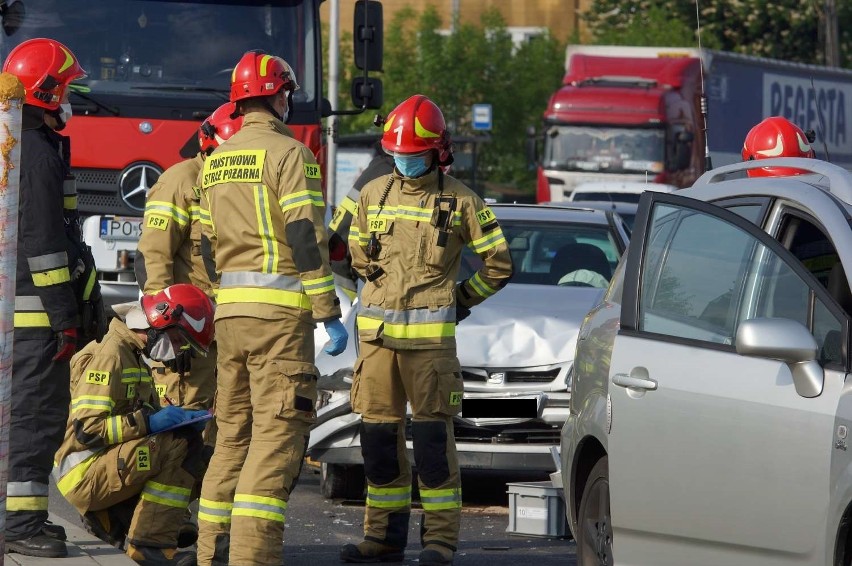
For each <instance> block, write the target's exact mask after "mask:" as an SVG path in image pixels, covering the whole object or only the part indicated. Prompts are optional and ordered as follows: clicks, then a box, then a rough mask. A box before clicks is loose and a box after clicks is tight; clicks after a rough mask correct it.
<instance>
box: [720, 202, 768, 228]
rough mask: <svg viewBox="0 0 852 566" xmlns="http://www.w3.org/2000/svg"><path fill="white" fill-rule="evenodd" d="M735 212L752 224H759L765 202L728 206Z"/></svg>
mask: <svg viewBox="0 0 852 566" xmlns="http://www.w3.org/2000/svg"><path fill="white" fill-rule="evenodd" d="M725 208H726V209H727V210H730V211H731V212H733V213H734V214H739V215H740V216H742V217H743V218H745V219H746V220H748V221H749V222H751V223H752V224H758V221H759V220H760V217H761V215H762V212H763V204H742V205H737V206H726V207H725Z"/></svg>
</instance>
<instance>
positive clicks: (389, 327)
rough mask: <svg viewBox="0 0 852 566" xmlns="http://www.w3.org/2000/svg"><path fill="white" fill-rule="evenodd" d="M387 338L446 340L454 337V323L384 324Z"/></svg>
mask: <svg viewBox="0 0 852 566" xmlns="http://www.w3.org/2000/svg"><path fill="white" fill-rule="evenodd" d="M384 332H385V336H387V337H388V338H399V339H408V338H446V337H450V336H455V335H456V324H455V323H454V322H430V323H426V324H393V323H388V322H385V331H384Z"/></svg>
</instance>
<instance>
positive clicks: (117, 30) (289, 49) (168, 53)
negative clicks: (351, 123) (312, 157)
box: [0, 0, 318, 114]
mask: <svg viewBox="0 0 852 566" xmlns="http://www.w3.org/2000/svg"><path fill="white" fill-rule="evenodd" d="M25 5H26V14H25V16H24V19H23V21H22V23H21V26H20V28H19V29H18V30H17V31H16V32H15V33H13V34H12V35H11V36H9V37H6V36H3V35H2V34H0V37H2V39H0V52H1V53H2V56H3V58H4V59H5V57H6V55H8V53H9V51H10V50H11V49H12V48H13V47H14V46H15V45H17V44H18V43H20V42H22V41H24V40H27V39H31V38H34V37H50V38H54V39H57V40H59V41H61V42H63V43H64V44H66V45H67V46H68V47H69V48H70V49H71V50H72V51H73V52H74V54H75V55H76V56H77V58H78V59H79V61H80V64H81V65H82V66H83V68H84V69H85V70H86V71H87V73H88V77H87V78H86V79H83V80H81V81H79V85H80V86H82V87H83V90H82V92H84V93H86V94H88V96H89V97H91V98H93V99H95V100H98V97H100V96H108V97H112V96H113V95H133V96H135V97H138V96H140V95H141V94H142V93H144V96H148V97H157V96H160V97H163V96H169V97H171V98H175V97H181V96H182V97H184V98H185V99H187V100H191V99H192V98H195V99H196V100H197V99H198V98H199V96H206V97H207V98H215V99H216V100H226V99H227V95H228V91H229V85H230V78H231V70H232V68H233V66H234V64H235V63H236V62H237V61H238V60H239V58H240V56H241V55H242V54H243V53H244V52H246V51H248V50H251V49H262V50H264V51H266V52H268V53H272V54H276V55H281V56H282V57H284V58H285V59H286V60H287V62H288V63H290V65H291V66H292V67H293V69H294V71H295V73H296V77H297V80H298V82H299V84H300V86H301V89H300V90H299V91H298V92H297V93H296V94H295V95H294V97H295V101H296V103H297V104H298V103H302V104H305V103H306V102H309V101H312V100H314V99H315V98H316V95H317V93H316V89H317V80H316V74H317V69H316V64H315V62H316V60H317V56H316V54H315V53H314V51H315V45H316V44H317V42H316V39H315V34H316V33H318V31H317V26H316V23H315V21H314V11H313V10H312V9H311V6H312V5H313V3H312V2H309V1H307V0H278V1H274V2H271V1H269V0H265V1H260V0H206V1H202V0H199V1H195V2H174V1H160V0H108V1H105V0H74V1H73V2H68V0H26V2H25ZM78 91H80V87H79V86H78ZM121 102H122V101H120V100H119V101H116V99H115V98H110V104H111V106H115V105H116V104H118V105H121ZM136 104H138V102H137V103H136ZM122 110H124V109H123V108H122ZM122 113H123V114H124V112H122Z"/></svg>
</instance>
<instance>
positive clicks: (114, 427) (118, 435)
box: [106, 417, 124, 444]
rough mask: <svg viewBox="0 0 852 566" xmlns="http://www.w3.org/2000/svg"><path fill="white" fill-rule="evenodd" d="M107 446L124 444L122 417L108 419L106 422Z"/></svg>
mask: <svg viewBox="0 0 852 566" xmlns="http://www.w3.org/2000/svg"><path fill="white" fill-rule="evenodd" d="M106 429H107V444H119V443H121V442H124V426H123V424H122V417H110V418H108V419H107V421H106Z"/></svg>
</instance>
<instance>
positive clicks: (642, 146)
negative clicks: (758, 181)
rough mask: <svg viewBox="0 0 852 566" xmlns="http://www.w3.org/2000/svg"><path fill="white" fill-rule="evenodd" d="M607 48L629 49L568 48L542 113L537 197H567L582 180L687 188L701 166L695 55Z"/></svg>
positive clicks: (698, 66) (540, 199)
mask: <svg viewBox="0 0 852 566" xmlns="http://www.w3.org/2000/svg"><path fill="white" fill-rule="evenodd" d="M609 49H610V50H621V51H623V52H624V53H629V55H618V54H616V53H612V54H610V53H608V52H606V51H600V48H598V47H594V46H590V47H587V46H569V48H568V55H567V62H566V74H565V77H564V79H563V86H562V87H561V88H560V89H559V90H557V91H556V92H555V93H554V94H553V95H552V96H551V98H550V101H549V103H548V106H547V110H546V111H545V113H544V144H543V152H542V159H541V163H540V165H539V168H538V187H537V195H536V197H537V199H536V200H537V201H538V202H546V201H557V200H565V199H567V198H568V196H570V194H571V192H572V190H573V187H575V186H577V185H578V184H580V183H584V182H594V181H646V182H655V183H665V184H670V185H675V186H678V187H685V186H689V185H690V184H692V182H693V181H694V180H695V179H696V178H697V177H698V176H699V175H700V174H701V172H702V171H703V167H702V160H703V151H704V150H703V148H704V144H703V129H702V127H701V120H702V117H701V114H700V96H701V60H700V59H699V58H698V57H697V56H689V55H690V54H688V53H681V54H680V55H678V54H677V53H656V51H655V52H654V56H650V55H651V54H650V53H648V52H647V51H645V50H643V48H609ZM589 50H591V51H592V53H585V52H584V51H589ZM624 50H629V51H624ZM657 55H659V56H657Z"/></svg>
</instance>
